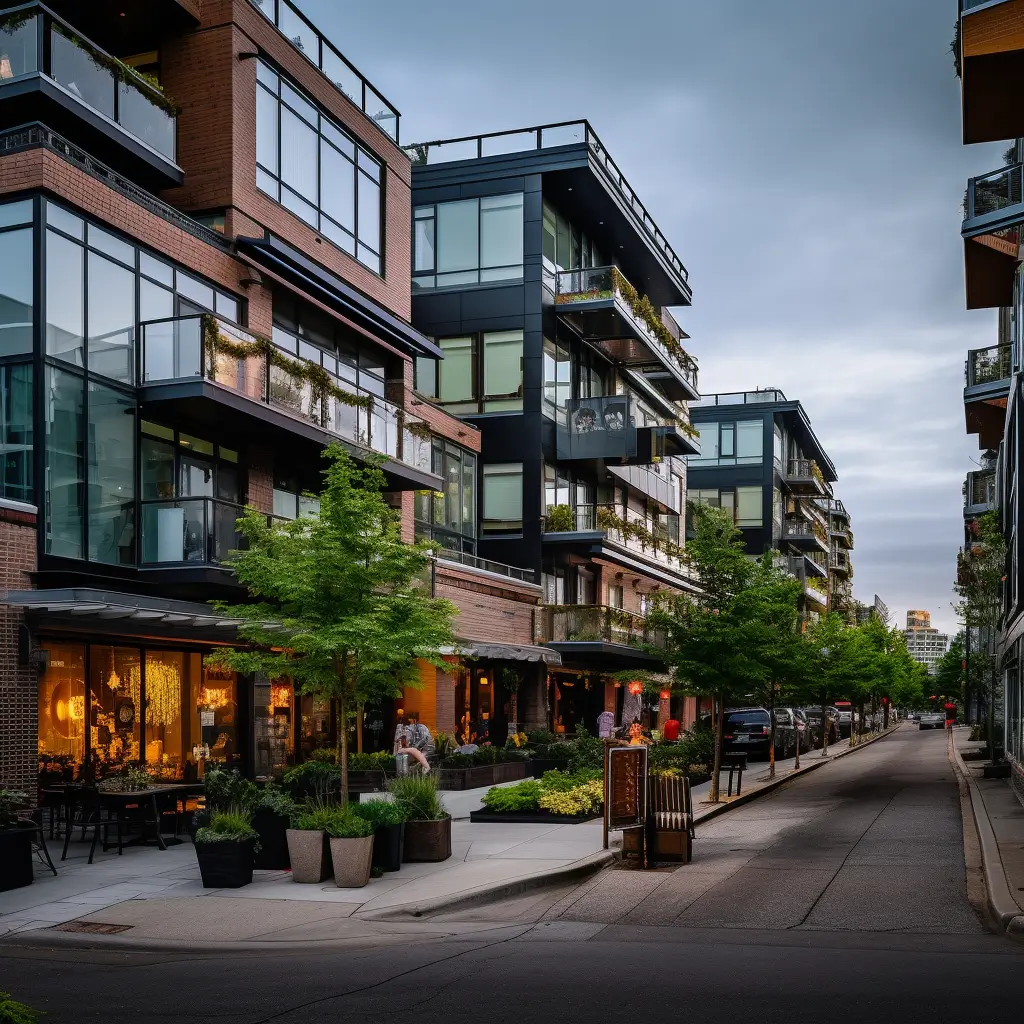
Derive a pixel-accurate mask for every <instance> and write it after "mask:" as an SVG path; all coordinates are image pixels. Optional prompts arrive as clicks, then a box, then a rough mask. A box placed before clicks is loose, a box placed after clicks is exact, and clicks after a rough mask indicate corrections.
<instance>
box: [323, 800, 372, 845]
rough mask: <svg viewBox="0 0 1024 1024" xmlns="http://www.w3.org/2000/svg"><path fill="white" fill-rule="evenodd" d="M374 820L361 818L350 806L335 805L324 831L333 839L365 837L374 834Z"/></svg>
mask: <svg viewBox="0 0 1024 1024" xmlns="http://www.w3.org/2000/svg"><path fill="white" fill-rule="evenodd" d="M373 829H374V826H373V822H372V821H367V820H366V818H360V817H359V815H357V814H354V813H353V812H352V811H351V810H350V809H349V808H348V807H334V808H332V809H331V814H330V816H329V817H328V819H327V821H326V825H325V827H324V831H325V832H326V833H327V834H328V835H329V836H330V837H331V839H365V838H366V837H367V836H372V835H373Z"/></svg>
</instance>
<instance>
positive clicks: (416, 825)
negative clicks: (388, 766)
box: [391, 775, 452, 862]
mask: <svg viewBox="0 0 1024 1024" xmlns="http://www.w3.org/2000/svg"><path fill="white" fill-rule="evenodd" d="M391 795H392V797H393V798H394V800H395V803H397V804H398V805H399V806H400V807H401V808H402V811H403V812H404V814H405V849H404V850H403V853H402V859H403V861H406V862H410V861H441V860H447V859H448V858H449V857H450V856H451V855H452V819H451V816H450V815H449V814H448V812H447V811H446V810H445V808H444V804H443V803H441V798H440V796H439V795H438V791H437V779H436V777H435V776H433V775H427V776H415V775H410V776H407V777H405V778H401V779H395V780H394V781H393V782H392V783H391Z"/></svg>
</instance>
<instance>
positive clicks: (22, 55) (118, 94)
mask: <svg viewBox="0 0 1024 1024" xmlns="http://www.w3.org/2000/svg"><path fill="white" fill-rule="evenodd" d="M40 74H42V75H45V76H46V77H47V78H49V79H51V80H52V81H54V82H56V83H57V85H59V86H60V87H61V89H62V90H63V91H64V92H66V93H67V94H68V95H70V96H73V97H74V98H75V99H76V100H78V101H79V102H80V103H82V104H84V105H85V106H87V107H89V108H90V109H91V110H93V111H95V112H96V113H98V114H102V115H103V117H105V118H106V119H107V120H109V121H112V122H113V123H115V124H117V125H120V126H121V128H123V129H124V130H125V131H126V132H127V133H128V134H129V135H131V136H133V137H134V138H136V139H138V140H139V141H140V142H142V143H145V145H147V146H148V147H149V148H150V149H152V150H155V151H156V152H157V153H159V154H160V155H161V156H164V157H166V158H167V159H168V160H171V161H172V162H173V161H175V160H176V159H177V136H178V119H177V117H176V115H175V114H174V113H172V112H171V109H170V104H169V102H168V101H167V100H166V99H165V98H164V95H163V93H162V92H161V91H160V90H159V89H158V88H157V87H156V86H155V85H152V84H151V83H150V82H148V81H147V80H146V79H145V78H143V77H142V76H141V75H139V74H138V73H136V72H135V71H133V70H132V69H131V68H130V67H129V66H128V65H127V64H125V63H123V62H122V61H120V60H118V59H117V58H116V57H114V56H111V55H110V54H109V53H107V52H106V51H105V50H103V49H101V48H100V47H99V46H97V45H96V44H95V43H93V42H92V41H91V40H89V39H87V38H86V37H85V36H84V35H82V33H81V32H79V31H78V30H77V29H76V28H74V27H73V26H71V25H69V24H68V22H66V21H64V19H63V18H60V17H58V16H57V15H56V14H54V13H53V12H52V11H51V10H50V9H49V8H48V7H45V6H44V5H43V4H40V3H31V4H24V5H22V6H20V7H11V8H8V9H7V10H5V11H4V12H3V13H2V14H0V86H3V85H5V84H7V83H8V82H14V81H16V80H17V79H20V78H27V77H29V76H32V75H40Z"/></svg>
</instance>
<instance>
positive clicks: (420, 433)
mask: <svg viewBox="0 0 1024 1024" xmlns="http://www.w3.org/2000/svg"><path fill="white" fill-rule="evenodd" d="M398 420H399V424H398V425H399V429H400V430H407V431H408V432H409V433H410V434H412V436H413V437H418V438H419V439H420V440H421V441H429V440H430V439H431V438H432V437H433V436H434V435H433V432H432V431H431V429H430V427H428V426H427V424H426V423H418V422H412V423H410V422H409V421H408V420H407V419H406V416H405V410H404V409H399V410H398Z"/></svg>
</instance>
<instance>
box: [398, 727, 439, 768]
mask: <svg viewBox="0 0 1024 1024" xmlns="http://www.w3.org/2000/svg"><path fill="white" fill-rule="evenodd" d="M414 721H415V718H414V716H412V715H407V716H406V717H405V718H403V719H401V720H400V722H399V727H398V729H396V730H395V745H394V748H393V749H392V753H393V754H394V755H395V756H396V757H397V756H398V755H399V754H405V755H407V756H408V757H411V758H412V759H413V760H414V761H415V762H416V763H417V764H418V765H419V766H420V767H421V768H422V769H423V774H424V775H428V774H429V773H430V762H429V761H428V760H427V755H426V754H425V753H424V751H422V750H420V748H419V747H416V746H414V745H413V743H412V724H413V722H414ZM424 728H425V727H424ZM427 736H428V737H429V736H430V733H429V732H427ZM430 746H431V750H433V746H434V743H433V740H431V742H430Z"/></svg>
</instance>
